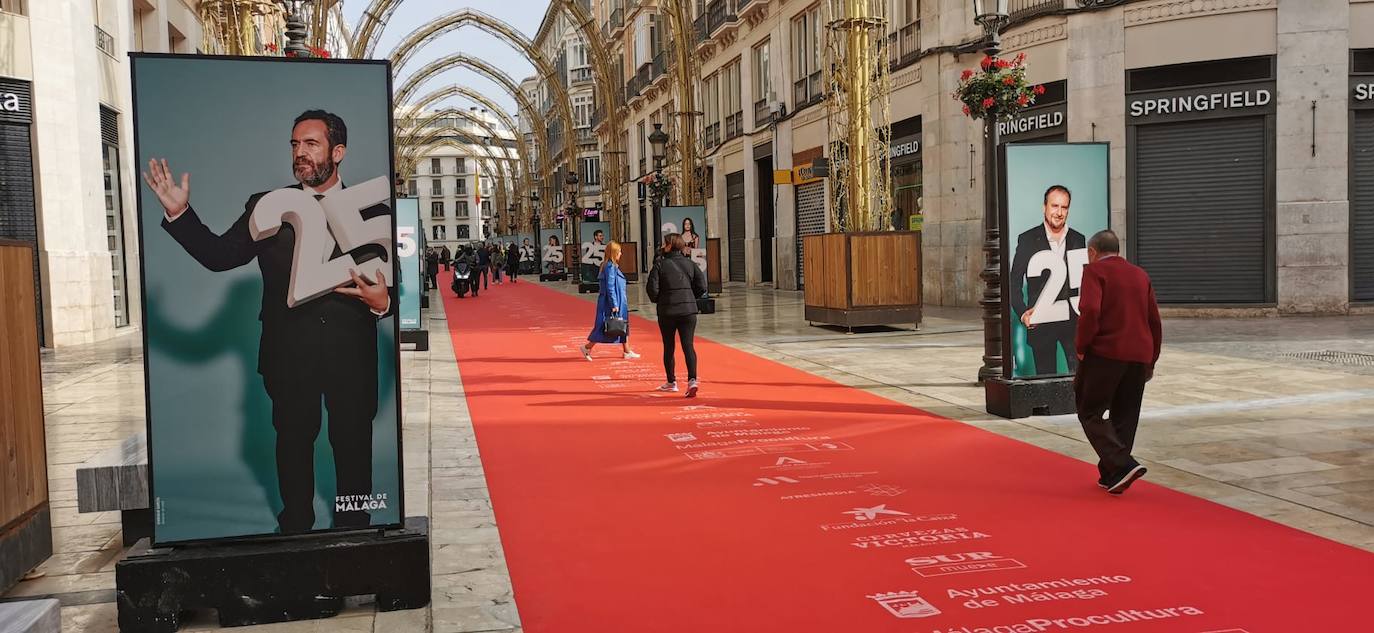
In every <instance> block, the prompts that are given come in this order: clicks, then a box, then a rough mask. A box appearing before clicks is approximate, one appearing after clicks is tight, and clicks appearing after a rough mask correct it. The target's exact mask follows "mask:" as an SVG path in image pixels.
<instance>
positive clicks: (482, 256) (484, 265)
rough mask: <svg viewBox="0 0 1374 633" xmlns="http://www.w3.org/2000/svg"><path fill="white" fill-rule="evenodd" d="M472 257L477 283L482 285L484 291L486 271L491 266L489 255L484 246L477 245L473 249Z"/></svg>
mask: <svg viewBox="0 0 1374 633" xmlns="http://www.w3.org/2000/svg"><path fill="white" fill-rule="evenodd" d="M473 255H474V256H475V257H476V261H477V264H476V265H477V281H478V282H479V283H481V284H482V288H483V289H484V290H485V289H486V288H487V271H488V268H489V267H490V265H491V253H490V252H489V251H487V246H486V245H485V244H478V245H477V246H476V247H474V250H473ZM473 285H474V286H475V285H476V284H473Z"/></svg>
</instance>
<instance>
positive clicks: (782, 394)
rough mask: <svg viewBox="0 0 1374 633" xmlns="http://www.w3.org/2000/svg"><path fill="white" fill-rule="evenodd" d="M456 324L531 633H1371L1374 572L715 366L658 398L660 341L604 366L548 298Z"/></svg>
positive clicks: (825, 385) (738, 356) (497, 303)
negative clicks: (586, 354) (689, 387)
mask: <svg viewBox="0 0 1374 633" xmlns="http://www.w3.org/2000/svg"><path fill="white" fill-rule="evenodd" d="M442 287H447V284H444V285H443V286H442ZM630 292H643V289H642V287H639V286H632V287H631V289H630ZM444 304H445V310H446V311H447V314H448V323H449V326H450V328H452V334H453V342H454V347H455V349H456V351H457V355H458V362H459V366H460V368H461V371H462V375H463V382H464V385H465V386H466V389H467V393H468V405H469V407H470V408H471V411H472V417H473V420H474V424H475V426H476V431H477V440H478V447H479V449H480V450H481V454H482V463H483V466H484V467H485V469H486V476H487V482H488V484H489V486H490V490H491V498H492V503H493V505H494V506H495V510H496V519H497V523H498V525H499V528H500V533H501V541H502V545H503V546H504V548H505V552H506V557H507V560H508V562H509V566H510V571H511V575H512V577H513V580H514V586H515V599H516V605H517V606H518V608H519V611H520V615H521V619H522V621H523V624H524V627H525V630H526V631H528V632H529V633H584V632H585V633H622V632H624V633H640V632H655V633H728V632H750V633H773V632H777V633H811V632H815V633H869V632H894V633H896V632H900V633H917V632H919V633H1023V632H1040V631H1077V630H1094V631H1096V630H1102V631H1122V632H1123V633H1134V632H1138V631H1151V632H1153V631H1167V632H1171V633H1173V632H1177V633H1204V632H1222V631H1226V632H1230V633H1239V632H1244V633H1261V632H1275V633H1299V632H1315V631H1331V632H1355V631H1370V630H1374V624H1371V621H1374V620H1372V619H1371V618H1374V616H1371V615H1370V613H1371V607H1370V606H1369V600H1370V599H1369V597H1368V594H1369V593H1370V591H1371V590H1374V556H1371V555H1370V554H1368V553H1366V552H1364V551H1361V550H1358V549H1355V548H1351V547H1347V546H1344V545H1340V544H1338V543H1334V542H1331V541H1328V540H1324V539H1321V538H1318V537H1315V536H1312V535H1309V534H1306V533H1303V532H1300V531H1297V530H1293V529H1290V528H1287V527H1284V526H1281V525H1278V524H1276V523H1272V522H1269V521H1266V520H1263V519H1260V518H1256V517H1254V516H1252V515H1248V514H1244V513H1241V512H1237V511H1234V510H1231V509H1228V508H1225V507H1223V506H1220V505H1217V504H1214V503H1211V502H1208V501H1204V500H1200V499H1197V498H1194V497H1191V496H1188V495H1184V494H1180V493H1177V492H1172V491H1170V490H1167V489H1164V488H1161V487H1159V486H1155V485H1152V484H1150V483H1148V481H1145V482H1141V483H1137V484H1136V485H1135V486H1134V487H1132V488H1131V490H1130V491H1129V492H1128V493H1127V494H1126V495H1125V496H1124V497H1121V498H1116V497H1111V496H1109V495H1107V494H1105V493H1104V492H1102V491H1101V490H1100V489H1098V488H1097V486H1096V484H1095V481H1094V480H1095V477H1096V470H1095V469H1094V468H1093V467H1092V466H1091V465H1088V464H1084V463H1082V462H1078V461H1075V460H1072V459H1069V458H1066V457H1062V456H1059V455H1057V454H1054V453H1050V452H1048V451H1045V450H1042V449H1039V448H1036V447H1033V446H1030V445H1027V444H1023V443H1020V442H1017V441H1014V440H1010V439H1006V438H1003V437H1001V436H998V435H995V434H992V433H988V432H984V431H981V430H978V429H975V428H973V427H970V426H967V425H964V424H961V423H958V422H954V421H950V420H946V419H943V418H940V417H937V416H933V415H930V414H927V413H924V412H922V411H920V410H917V409H913V408H910V407H907V406H904V405H901V404H897V403H894V402H891V401H888V400H885V399H882V398H879V397H877V396H873V395H870V394H868V393H865V392H863V391H860V390H858V389H853V388H849V387H845V386H843V385H839V384H836V383H833V382H830V381H828V380H825V379H822V378H818V377H816V376H812V375H810V374H807V373H804V372H801V371H798V370H795V369H791V368H788V367H785V366H782V365H779V364H777V363H774V362H771V361H768V360H764V359H762V358H758V357H755V356H752V355H749V354H746V353H743V352H739V351H736V350H733V349H731V348H728V347H724V346H722V345H717V344H713V343H710V342H707V341H700V340H699V341H698V351H699V353H700V356H701V376H702V379H703V381H702V385H703V386H702V395H701V397H699V398H697V399H695V400H687V399H684V398H682V397H681V396H680V395H676V394H674V395H668V396H664V397H658V394H653V393H651V390H652V389H653V388H654V387H655V386H657V385H658V384H659V383H660V382H662V380H663V376H662V373H661V372H662V369H661V366H660V358H661V353H662V352H661V347H660V345H659V342H658V331H657V326H656V325H655V324H654V323H653V322H650V321H643V320H635V321H633V323H632V325H631V341H632V342H633V343H634V345H635V347H636V348H637V350H638V351H639V352H640V353H642V354H643V358H641V359H640V360H637V361H622V360H620V358H619V353H618V351H617V350H613V348H612V347H613V346H601V347H600V348H599V349H598V350H597V351H596V355H597V358H596V362H594V363H588V362H586V361H585V360H583V359H582V357H581V355H580V354H579V353H578V352H577V346H578V345H579V344H581V342H582V341H584V340H585V336H586V334H587V331H588V330H589V329H590V327H591V323H592V305H591V304H590V303H588V302H586V301H583V300H580V299H578V298H575V297H570V296H567V295H564V294H561V293H558V292H556V291H553V290H549V289H546V288H541V287H539V286H538V285H536V284H533V283H528V282H525V283H520V284H519V285H516V286H511V285H509V284H508V285H506V286H502V287H500V288H497V287H492V288H491V289H490V290H489V291H487V292H483V293H482V296H481V297H480V298H478V299H475V300H474V299H472V298H465V299H457V298H455V297H453V296H452V293H450V292H447V291H445V292H444ZM701 318H703V319H730V318H739V317H738V316H732V315H731V314H729V313H726V312H722V313H720V314H716V315H710V316H703V317H701ZM678 362H679V363H681V362H682V361H681V358H680V357H679V360H678ZM679 371H681V370H679ZM680 378H683V379H685V375H680ZM1149 432H1150V431H1149V429H1148V428H1146V429H1143V430H1142V433H1146V434H1148V433H1149Z"/></svg>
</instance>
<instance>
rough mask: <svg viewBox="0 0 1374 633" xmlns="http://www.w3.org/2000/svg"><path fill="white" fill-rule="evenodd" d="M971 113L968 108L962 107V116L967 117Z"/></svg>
mask: <svg viewBox="0 0 1374 633" xmlns="http://www.w3.org/2000/svg"><path fill="white" fill-rule="evenodd" d="M972 112H973V111H972V110H970V109H969V108H968V106H964V116H968V115H969V114H971V113H972Z"/></svg>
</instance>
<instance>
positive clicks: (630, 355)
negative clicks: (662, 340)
mask: <svg viewBox="0 0 1374 633" xmlns="http://www.w3.org/2000/svg"><path fill="white" fill-rule="evenodd" d="M625 358H627V359H634V358H639V354H636V353H634V352H625Z"/></svg>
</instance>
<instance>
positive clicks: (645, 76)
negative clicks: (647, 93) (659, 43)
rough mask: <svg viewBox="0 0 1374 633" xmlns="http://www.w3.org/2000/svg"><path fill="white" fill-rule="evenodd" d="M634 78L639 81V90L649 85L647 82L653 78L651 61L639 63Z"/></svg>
mask: <svg viewBox="0 0 1374 633" xmlns="http://www.w3.org/2000/svg"><path fill="white" fill-rule="evenodd" d="M635 80H637V81H638V82H639V90H640V91H641V92H642V91H643V90H644V89H645V88H647V87H648V86H649V82H651V81H653V80H654V65H653V63H652V62H650V63H647V64H641V65H640V66H639V70H638V71H637V72H636V73H635Z"/></svg>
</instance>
